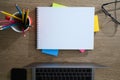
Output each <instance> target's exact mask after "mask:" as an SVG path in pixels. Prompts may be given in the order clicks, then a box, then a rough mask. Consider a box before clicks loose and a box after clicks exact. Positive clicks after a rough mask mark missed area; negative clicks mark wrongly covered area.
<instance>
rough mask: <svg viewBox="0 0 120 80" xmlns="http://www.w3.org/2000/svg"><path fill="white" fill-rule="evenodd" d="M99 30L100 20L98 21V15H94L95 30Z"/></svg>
mask: <svg viewBox="0 0 120 80" xmlns="http://www.w3.org/2000/svg"><path fill="white" fill-rule="evenodd" d="M98 31H99V21H98V15H95V16H94V32H98Z"/></svg>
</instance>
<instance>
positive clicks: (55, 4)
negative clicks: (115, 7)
mask: <svg viewBox="0 0 120 80" xmlns="http://www.w3.org/2000/svg"><path fill="white" fill-rule="evenodd" d="M52 7H66V6H64V5H61V4H57V3H53V4H52ZM98 31H99V22H98V15H95V16H94V32H98Z"/></svg>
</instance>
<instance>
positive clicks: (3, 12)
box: [0, 11, 22, 20]
mask: <svg viewBox="0 0 120 80" xmlns="http://www.w3.org/2000/svg"><path fill="white" fill-rule="evenodd" d="M0 12H1V13H2V14H5V15H8V16H11V17H13V18H15V19H17V20H22V19H21V18H19V17H16V16H14V15H12V14H10V13H7V12H5V11H0Z"/></svg>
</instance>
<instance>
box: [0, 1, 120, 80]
mask: <svg viewBox="0 0 120 80" xmlns="http://www.w3.org/2000/svg"><path fill="white" fill-rule="evenodd" d="M110 1H114V0H0V11H1V10H3V11H7V12H9V13H14V12H16V11H17V10H16V8H15V4H18V5H19V6H20V7H21V8H29V9H30V17H31V19H32V28H31V29H30V31H29V32H27V33H26V37H23V35H22V34H19V33H16V32H14V31H13V30H12V29H7V30H5V31H0V80H10V70H11V69H12V68H15V67H17V68H22V67H24V66H26V65H28V64H30V63H32V62H95V63H98V64H102V65H105V66H108V67H109V68H106V69H96V70H95V80H120V77H119V76H120V25H118V27H117V28H116V27H114V26H111V25H109V27H108V26H107V27H106V26H105V27H103V24H104V23H105V16H104V15H103V12H102V11H101V5H102V4H103V3H106V2H110ZM53 2H56V3H60V4H63V5H66V6H71V7H74V6H75V7H81V6H82V7H83V6H84V7H85V6H93V7H95V14H97V15H98V16H99V23H100V31H99V32H98V33H95V35H94V37H95V39H94V50H92V51H86V52H85V53H80V52H79V50H60V51H59V56H58V57H53V56H49V55H45V54H42V53H41V51H39V50H37V49H36V12H35V9H36V7H37V6H49V7H50V6H51V4H52V3H53ZM119 16H120V15H119ZM4 18H5V16H4V15H3V14H1V13H0V19H4ZM115 30H116V33H115V34H114V31H115ZM27 80H31V70H30V69H28V78H27Z"/></svg>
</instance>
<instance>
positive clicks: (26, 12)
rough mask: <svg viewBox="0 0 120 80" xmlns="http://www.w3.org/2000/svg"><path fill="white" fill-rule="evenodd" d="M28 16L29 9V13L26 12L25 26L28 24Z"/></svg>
mask: <svg viewBox="0 0 120 80" xmlns="http://www.w3.org/2000/svg"><path fill="white" fill-rule="evenodd" d="M28 15H29V9H27V11H26V17H25V24H26V23H27V18H28Z"/></svg>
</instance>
